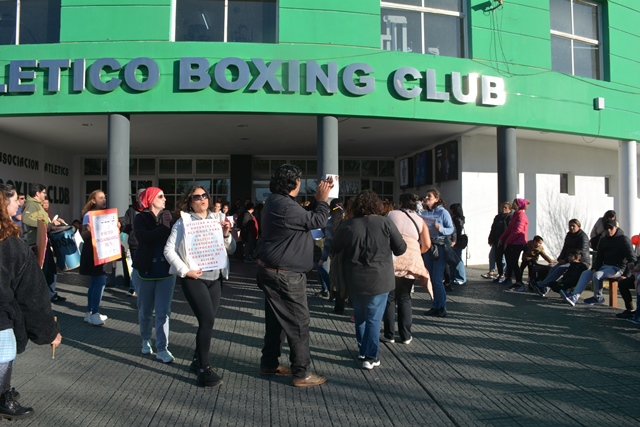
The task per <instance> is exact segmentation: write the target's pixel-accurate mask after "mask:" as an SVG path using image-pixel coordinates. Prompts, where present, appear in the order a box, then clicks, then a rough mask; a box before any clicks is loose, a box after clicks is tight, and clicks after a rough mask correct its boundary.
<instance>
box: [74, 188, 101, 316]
mask: <svg viewBox="0 0 640 427" xmlns="http://www.w3.org/2000/svg"><path fill="white" fill-rule="evenodd" d="M106 207H107V196H105V194H104V192H103V191H102V190H94V191H93V192H92V193H91V194H89V199H88V200H87V204H86V205H84V208H82V216H83V218H82V239H83V240H84V245H83V246H82V253H81V254H80V274H82V275H85V276H90V277H91V282H90V284H89V290H88V291H87V313H86V315H85V316H84V321H85V322H87V323H88V324H90V325H93V326H102V325H104V321H105V320H107V316H104V315H102V314H100V302H102V294H103V293H104V287H105V286H106V284H107V275H106V272H105V271H104V266H105V264H98V265H95V263H94V259H93V252H94V246H93V239H92V238H91V227H90V224H89V212H90V211H96V210H102V209H106Z"/></svg>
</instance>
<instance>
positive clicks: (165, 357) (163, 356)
mask: <svg viewBox="0 0 640 427" xmlns="http://www.w3.org/2000/svg"><path fill="white" fill-rule="evenodd" d="M156 359H158V360H161V361H162V363H171V362H173V361H174V360H176V358H175V357H173V354H171V352H170V351H169V350H162V351H159V352H158V354H156Z"/></svg>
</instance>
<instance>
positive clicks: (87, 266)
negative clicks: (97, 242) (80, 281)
mask: <svg viewBox="0 0 640 427" xmlns="http://www.w3.org/2000/svg"><path fill="white" fill-rule="evenodd" d="M80 234H81V235H82V240H84V245H82V252H80V270H79V273H80V274H83V275H85V276H103V275H105V274H106V272H105V267H106V264H100V265H94V260H93V241H92V240H91V232H90V231H89V230H88V229H87V230H83V231H82V233H80ZM107 264H108V263H107Z"/></svg>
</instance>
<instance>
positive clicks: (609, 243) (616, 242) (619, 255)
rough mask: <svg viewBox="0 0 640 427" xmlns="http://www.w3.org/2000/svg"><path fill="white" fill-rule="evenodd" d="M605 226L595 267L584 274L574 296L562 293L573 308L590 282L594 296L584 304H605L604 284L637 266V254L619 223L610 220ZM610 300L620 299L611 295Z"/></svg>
mask: <svg viewBox="0 0 640 427" xmlns="http://www.w3.org/2000/svg"><path fill="white" fill-rule="evenodd" d="M603 225H604V229H605V235H604V236H603V237H602V238H601V239H600V242H599V243H598V254H597V255H596V260H595V261H594V262H593V267H592V268H591V270H587V271H585V272H583V273H582V275H581V276H580V280H579V281H578V284H577V285H576V288H575V289H574V290H573V293H572V294H567V293H565V292H564V291H561V293H562V296H563V297H564V299H565V300H567V302H568V303H569V304H571V305H573V306H575V305H576V303H577V302H578V300H579V299H580V294H581V293H582V292H583V291H584V290H585V288H586V287H587V285H588V284H589V282H590V281H593V296H592V297H591V298H587V299H586V300H584V303H585V304H589V305H594V304H602V303H604V297H603V296H602V282H603V281H604V280H606V279H609V278H612V277H620V276H621V275H622V273H624V270H625V269H626V268H629V269H631V268H633V267H634V265H635V264H636V253H635V252H634V250H633V246H632V245H631V241H630V240H629V238H628V237H627V236H625V235H624V232H623V231H622V230H620V229H619V228H618V223H617V222H616V221H613V220H610V219H608V220H605V221H603ZM610 298H618V296H617V295H611V296H610Z"/></svg>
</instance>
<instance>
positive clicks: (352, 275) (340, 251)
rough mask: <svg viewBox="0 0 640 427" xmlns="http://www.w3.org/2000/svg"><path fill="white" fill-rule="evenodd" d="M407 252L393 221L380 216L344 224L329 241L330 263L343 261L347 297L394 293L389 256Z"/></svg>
mask: <svg viewBox="0 0 640 427" xmlns="http://www.w3.org/2000/svg"><path fill="white" fill-rule="evenodd" d="M406 250H407V244H406V243H405V241H404V239H403V238H402V235H401V234H400V232H399V231H398V228H397V227H396V225H395V224H394V223H393V221H391V220H390V219H389V218H387V217H385V216H379V215H370V216H364V217H355V218H351V219H348V220H346V221H345V222H343V223H342V224H340V226H339V227H338V229H337V230H336V234H335V235H334V236H333V240H332V241H331V253H332V254H334V255H332V256H331V259H332V260H333V259H334V257H338V256H339V257H341V258H342V267H343V274H344V280H345V282H346V287H347V292H348V293H349V295H379V294H382V293H385V292H389V291H391V290H393V289H395V283H396V282H395V277H394V270H393V256H392V255H396V256H399V255H402V254H403V253H405V251H406ZM332 262H333V261H332ZM332 268H333V267H332Z"/></svg>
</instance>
